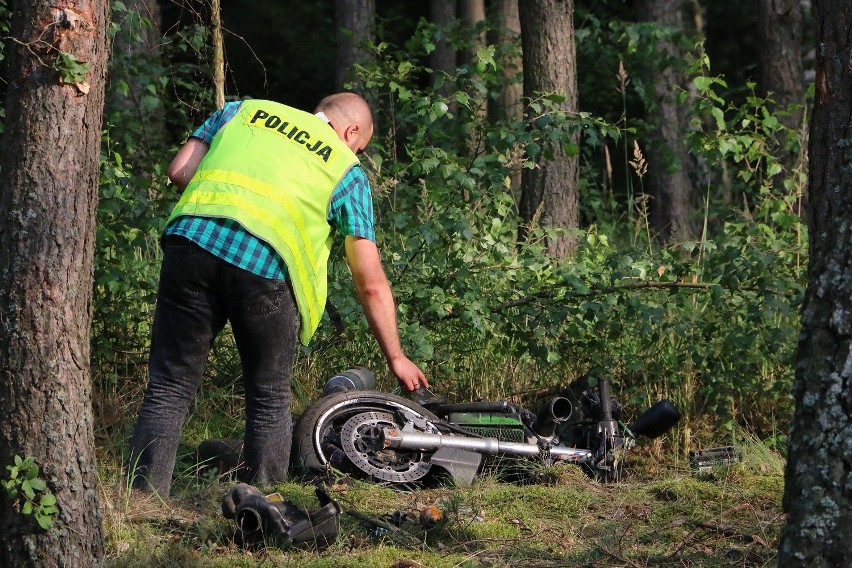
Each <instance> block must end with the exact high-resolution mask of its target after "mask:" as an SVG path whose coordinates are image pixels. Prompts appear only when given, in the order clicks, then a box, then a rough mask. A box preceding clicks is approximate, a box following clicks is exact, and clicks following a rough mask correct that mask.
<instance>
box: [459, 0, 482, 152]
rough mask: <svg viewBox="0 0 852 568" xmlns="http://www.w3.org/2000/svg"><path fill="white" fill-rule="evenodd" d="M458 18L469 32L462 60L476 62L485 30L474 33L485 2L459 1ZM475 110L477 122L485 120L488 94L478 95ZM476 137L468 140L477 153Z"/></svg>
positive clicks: (479, 22) (479, 21)
mask: <svg viewBox="0 0 852 568" xmlns="http://www.w3.org/2000/svg"><path fill="white" fill-rule="evenodd" d="M459 16H460V19H461V21H462V22H463V23H464V26H465V28H467V30H468V31H469V32H470V34H471V36H470V47H469V48H468V49H467V50H466V53H464V60H465V61H466V62H468V63H473V62H475V61H476V54H477V53H478V52H479V50H480V49H482V48H483V47H485V43H486V40H485V29H484V28H481V29H479V30H477V31H476V33H474V31H475V30H476V26H478V25H480V24H481V23H482V22H484V21H485V0H459ZM477 103H478V104H477V107H476V109H475V111H476V115H477V117H478V118H479V121H480V122H482V121H484V120H485V119H486V116H487V114H488V93H487V92H482V93H479V98H478V100H477ZM477 142H478V137H477V136H475V135H473V136H472V139H471V140H470V146H471V149H472V150H473V151H477V150H478V147H477Z"/></svg>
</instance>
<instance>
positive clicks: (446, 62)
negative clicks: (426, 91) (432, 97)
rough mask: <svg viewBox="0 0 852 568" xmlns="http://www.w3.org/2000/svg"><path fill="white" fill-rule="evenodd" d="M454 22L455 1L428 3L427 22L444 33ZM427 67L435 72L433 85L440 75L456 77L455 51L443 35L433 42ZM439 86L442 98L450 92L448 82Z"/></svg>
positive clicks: (434, 0)
mask: <svg viewBox="0 0 852 568" xmlns="http://www.w3.org/2000/svg"><path fill="white" fill-rule="evenodd" d="M455 20H456V3H455V0H430V1H429V21H430V22H432V23H433V24H435V25H436V26H438V28H439V29H441V30H443V31H444V32H446V30H447V29H448V28H449V27H450V26H451V25H452V24H453V22H455ZM429 67H431V68H432V70H433V71H434V72H435V74H434V75H433V76H432V84H433V85H434V84H435V83H436V81H439V76H440V75H442V74H446V75H447V76H449V77H455V75H456V50H455V49H453V47H452V46H451V45H449V44H448V43H447V40H446V38H445V37H444V36H443V35H442V36H441V37H439V38H438V41H436V42H435V50H434V51H433V52H432V53H430V54H429ZM441 85H442V86H441V88H440V89H439V92H440V93H441V94H443V95H444V96H446V95H448V94H449V93H450V92H451V91H452V89H451V88H450V85H449V83H448V82H445V83H442V84H441Z"/></svg>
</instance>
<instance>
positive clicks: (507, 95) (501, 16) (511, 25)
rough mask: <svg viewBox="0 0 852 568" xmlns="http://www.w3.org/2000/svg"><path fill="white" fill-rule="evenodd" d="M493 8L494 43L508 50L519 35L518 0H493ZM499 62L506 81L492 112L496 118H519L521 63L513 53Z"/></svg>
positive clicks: (521, 88)
mask: <svg viewBox="0 0 852 568" xmlns="http://www.w3.org/2000/svg"><path fill="white" fill-rule="evenodd" d="M493 10H494V12H495V20H496V28H497V29H496V33H495V34H494V35H495V38H494V43H496V44H497V45H498V46H499V47H500V48H501V49H506V50H508V49H509V48H510V46H511V45H513V44H514V43H515V42H516V41H518V38H519V37H520V35H521V21H520V17H519V16H518V0H495V2H494V6H493ZM501 63H502V66H503V76H504V77H505V81H506V82H505V84H504V85H503V88H502V89H501V90H500V96H499V98H498V99H497V101H496V104H495V107H496V108H495V113H494V114H495V115H496V117H497V118H509V119H511V118H520V117H521V114H522V113H523V107H522V106H521V95H522V94H523V85H522V84H521V82H520V81H519V80H518V74H519V73H521V71H522V70H523V63H522V61H521V58H520V56H516V55H514V54H511V55H506V56H504V57H503V59H502V61H501Z"/></svg>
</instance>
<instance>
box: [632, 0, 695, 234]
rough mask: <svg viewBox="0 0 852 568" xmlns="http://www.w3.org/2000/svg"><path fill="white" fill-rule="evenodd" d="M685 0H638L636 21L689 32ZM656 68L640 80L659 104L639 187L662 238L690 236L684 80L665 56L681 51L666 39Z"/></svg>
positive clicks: (673, 57) (660, 46)
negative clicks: (682, 99)
mask: <svg viewBox="0 0 852 568" xmlns="http://www.w3.org/2000/svg"><path fill="white" fill-rule="evenodd" d="M690 6H691V2H690V1H689V0H639V2H637V12H638V18H639V21H646V22H653V23H655V24H657V25H658V26H660V27H666V28H674V29H676V30H680V31H681V32H683V33H688V30H687V22H688V21H690V20H692V19H693V18H691V17H689V14H687V11H688V8H689V7H690ZM656 52H657V53H658V54H659V56H658V57H657V58H656V59H655V60H656V61H659V62H661V65H662V67H661V68H654V69H648V70H646V71H645V73H644V75H645V83H646V84H647V85H648V86H649V89H651V90H652V91H653V94H652V96H653V100H654V101H655V102H656V103H657V105H658V108H657V109H656V110H654V112H653V113H649V114H650V116H649V117H648V122H649V123H651V124H653V125H654V128H655V129H656V136H655V137H654V140H652V141H650V143H649V144H644V152H645V158H646V160H647V162H648V173H647V175H646V176H645V177H644V179H643V180H642V183H643V184H644V187H643V190H644V191H646V192H647V193H648V194H649V195H651V196H652V199H651V203H650V206H649V207H650V215H651V226H652V227H653V228H654V233H655V234H656V235H657V238H658V239H659V240H661V241H663V242H667V241H669V240H673V241H676V242H682V241H686V240H690V239H693V238H694V237H695V227H694V225H695V221H694V220H693V217H694V215H695V211H696V203H697V202H698V197H697V196H696V191H695V188H694V186H693V185H692V181H691V180H690V178H689V170H688V166H689V152H688V150H687V147H686V141H685V140H684V135H685V133H686V129H687V117H686V108H685V107H686V105H678V103H677V95H678V93H679V92H680V91H681V89H686V88H687V87H688V85H686V84H683V83H684V81H683V79H682V73H680V71H679V70H678V69H673V68H672V67H671V66H670V65H669V64H667V63H666V62H667V61H681V60H683V59H684V57H685V55H686V54H684V53H683V52H682V50H681V49H679V48H678V47H677V45H676V44H675V43H674V42H673V41H670V40H665V39H661V40H659V41H658V43H657V45H656Z"/></svg>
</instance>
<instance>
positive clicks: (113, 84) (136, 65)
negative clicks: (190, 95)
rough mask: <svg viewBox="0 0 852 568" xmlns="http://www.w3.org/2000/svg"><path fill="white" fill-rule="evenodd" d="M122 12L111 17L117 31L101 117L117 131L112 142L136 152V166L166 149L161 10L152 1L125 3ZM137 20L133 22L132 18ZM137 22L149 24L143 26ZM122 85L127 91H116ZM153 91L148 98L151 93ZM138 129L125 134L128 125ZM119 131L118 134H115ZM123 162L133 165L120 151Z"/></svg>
mask: <svg viewBox="0 0 852 568" xmlns="http://www.w3.org/2000/svg"><path fill="white" fill-rule="evenodd" d="M124 5H125V6H126V7H127V10H126V11H123V12H118V13H115V14H113V16H114V18H115V23H116V24H118V25H120V26H121V29H120V31H119V32H118V33H117V34H116V35H115V37H114V38H113V48H114V53H116V54H118V56H116V57H113V58H112V60H111V61H110V66H109V84H110V86H109V88H107V94H106V103H105V106H106V109H105V117H106V120H107V121H108V122H111V123H112V124H113V125H114V126H116V127H118V128H116V129H114V131H113V132H114V134H118V136H114V137H113V140H120V141H124V140H123V139H124V138H125V135H126V137H127V138H132V140H128V141H127V144H128V146H129V147H130V148H134V149H135V148H139V149H141V151H142V153H143V155H142V156H140V159H141V160H147V161H149V162H150V161H151V160H154V159H158V153H157V152H156V151H155V150H159V149H162V147H163V145H164V144H165V143H166V140H167V134H166V113H165V109H164V107H163V103H162V99H161V98H160V93H161V90H162V89H161V87H160V85H159V80H160V78H161V77H162V75H163V73H164V69H163V63H162V58H161V50H160V45H161V43H162V41H163V37H162V34H161V31H160V30H161V25H162V22H161V20H162V19H161V16H160V5H159V3H158V2H157V0H125V2H124ZM137 15H138V17H137ZM140 18H143V19H145V20H147V21H148V22H150V24H151V25H150V26H147V25H144V24H143V23H142V21H141V20H140ZM122 82H123V84H124V85H126V86H127V87H126V89H125V88H124V87H123V85H122V87H121V88H120V87H119V85H120V84H121V83H122ZM152 87H153V92H152ZM131 121H132V122H133V123H134V124H136V125H138V126H136V127H134V128H132V129H126V128H124V127H125V126H126V125H127V124H128V123H129V122H131ZM116 131H119V132H116ZM119 151H120V152H121V154H122V156H123V157H124V159H125V161H126V162H131V163H132V162H133V161H134V158H135V156H132V155H129V150H128V148H125V147H122V148H120V150H119Z"/></svg>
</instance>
